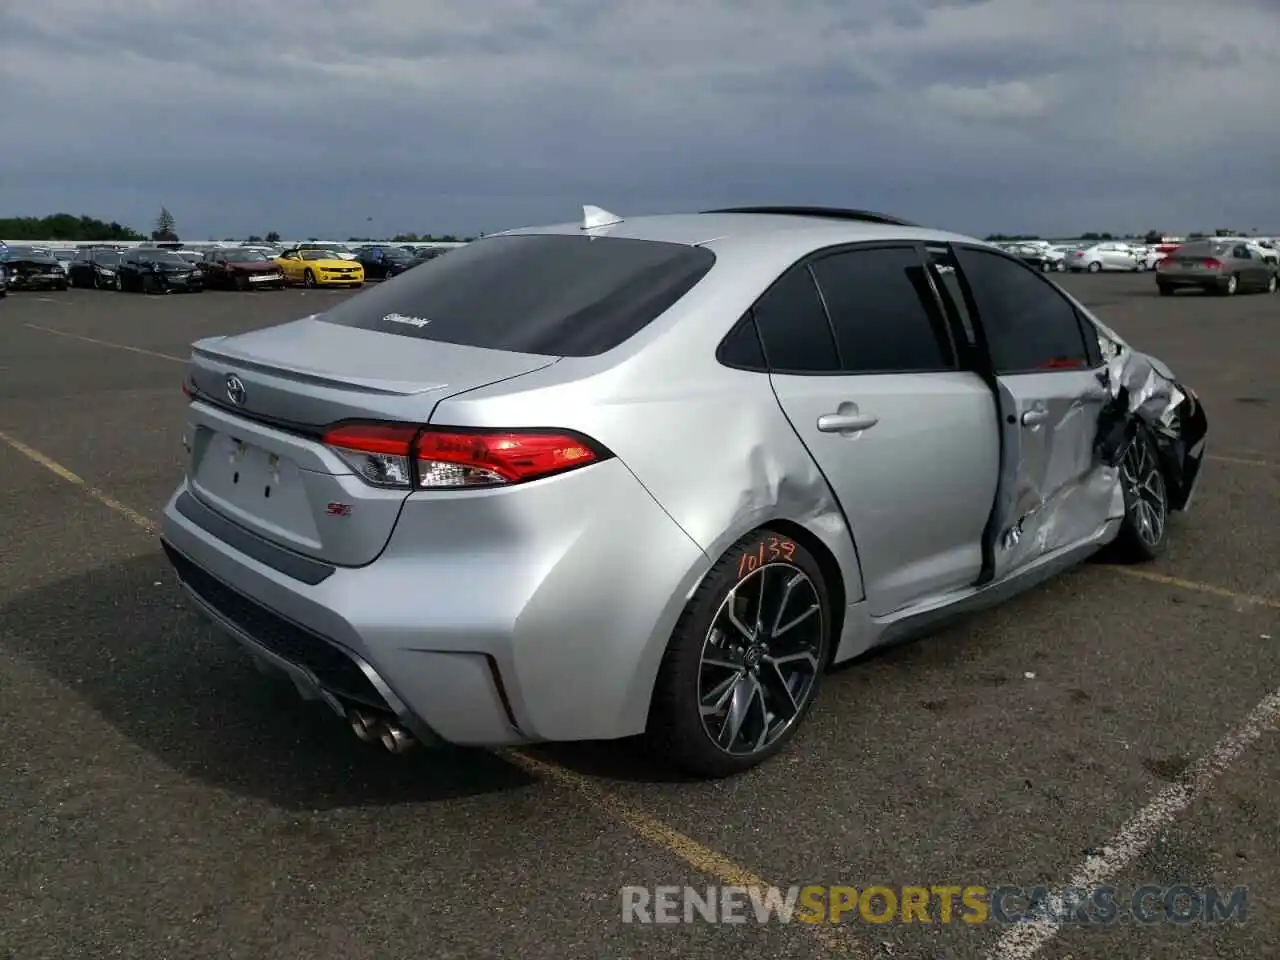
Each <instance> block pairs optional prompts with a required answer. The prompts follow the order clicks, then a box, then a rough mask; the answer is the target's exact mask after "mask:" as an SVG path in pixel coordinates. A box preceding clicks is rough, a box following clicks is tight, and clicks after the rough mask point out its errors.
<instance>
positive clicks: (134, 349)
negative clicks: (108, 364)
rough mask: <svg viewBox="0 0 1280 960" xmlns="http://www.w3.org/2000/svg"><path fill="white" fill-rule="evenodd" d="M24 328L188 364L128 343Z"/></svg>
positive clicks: (47, 328) (51, 329)
mask: <svg viewBox="0 0 1280 960" xmlns="http://www.w3.org/2000/svg"><path fill="white" fill-rule="evenodd" d="M23 326H24V327H28V328H30V329H32V330H39V331H40V332H41V333H52V334H53V335H54V336H56V337H66V338H67V339H69V340H82V341H84V342H85V343H92V344H96V345H97V346H99V347H110V348H111V349H113V350H128V351H129V352H130V353H140V354H142V355H143V356H145V357H157V358H159V359H160V360H171V361H173V362H174V363H186V362H187V361H186V360H184V359H182V357H175V356H173V355H172V354H168V353H157V352H156V351H155V350H147V349H145V348H143V347H131V346H129V345H128V344H127V343H112V342H111V341H110V340H98V339H95V338H94V337H85V336H81V335H80V334H78V333H67V331H65V330H55V329H53V327H42V326H40V325H39V324H37V323H24V324H23Z"/></svg>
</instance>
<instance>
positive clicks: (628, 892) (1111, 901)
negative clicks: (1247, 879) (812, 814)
mask: <svg viewBox="0 0 1280 960" xmlns="http://www.w3.org/2000/svg"><path fill="white" fill-rule="evenodd" d="M620 892H621V899H622V921H623V923H659V924H673V923H700V922H701V923H751V922H755V923H760V924H764V923H857V922H861V923H870V924H881V923H925V924H950V923H963V924H971V925H972V924H985V923H998V924H1015V923H1026V922H1029V921H1033V920H1042V919H1043V920H1053V921H1056V922H1059V923H1064V924H1079V925H1091V924H1097V925H1104V926H1105V925H1110V924H1116V923H1138V924H1157V923H1174V924H1187V923H1196V922H1200V923H1224V922H1228V921H1236V922H1243V921H1244V920H1246V919H1247V916H1248V904H1249V891H1248V889H1247V888H1245V887H1236V888H1234V889H1231V890H1227V891H1219V890H1218V888H1217V887H1191V886H1183V885H1179V886H1171V887H1167V886H1159V885H1155V884H1150V885H1146V886H1140V887H1136V888H1134V889H1132V890H1129V891H1123V890H1121V889H1120V888H1118V887H1112V886H1097V887H1090V888H1080V889H1074V888H1068V889H1066V890H1051V889H1050V888H1048V887H1044V886H1038V887H1016V886H998V887H988V886H983V885H978V884H972V885H968V886H958V885H956V886H952V885H938V886H929V887H925V886H902V887H890V886H870V887H861V888H860V887H853V886H819V885H810V886H804V887H801V886H794V887H789V888H785V889H784V888H781V887H730V886H708V887H703V888H697V887H679V886H659V887H623V888H622V890H621V891H620Z"/></svg>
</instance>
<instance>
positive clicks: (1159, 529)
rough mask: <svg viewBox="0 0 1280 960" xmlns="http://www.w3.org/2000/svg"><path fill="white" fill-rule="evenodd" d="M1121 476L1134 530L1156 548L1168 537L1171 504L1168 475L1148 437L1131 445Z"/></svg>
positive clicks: (1138, 439) (1139, 438)
mask: <svg viewBox="0 0 1280 960" xmlns="http://www.w3.org/2000/svg"><path fill="white" fill-rule="evenodd" d="M1120 476H1121V479H1122V481H1123V483H1124V485H1125V489H1126V490H1127V491H1128V493H1129V510H1130V513H1131V515H1132V517H1133V523H1134V529H1135V530H1136V531H1137V534H1138V536H1139V538H1141V540H1142V542H1143V543H1145V544H1147V545H1148V546H1151V547H1154V546H1155V545H1156V544H1158V543H1159V542H1160V540H1161V538H1162V537H1163V536H1164V527H1165V523H1166V522H1167V520H1168V516H1169V504H1168V496H1167V494H1166V491H1165V485H1164V474H1163V473H1161V472H1160V464H1159V463H1158V462H1157V461H1156V457H1155V454H1154V452H1153V451H1152V448H1151V444H1150V443H1148V442H1147V441H1146V438H1145V437H1142V436H1139V437H1138V438H1136V439H1135V440H1134V441H1133V443H1131V444H1130V445H1129V450H1128V452H1127V453H1126V454H1125V456H1124V461H1123V462H1122V463H1121V465H1120Z"/></svg>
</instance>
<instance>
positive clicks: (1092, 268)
mask: <svg viewBox="0 0 1280 960" xmlns="http://www.w3.org/2000/svg"><path fill="white" fill-rule="evenodd" d="M1101 270H1102V264H1100V263H1099V262H1098V261H1097V260H1095V261H1093V263H1091V264H1089V272H1090V273H1099V272H1101Z"/></svg>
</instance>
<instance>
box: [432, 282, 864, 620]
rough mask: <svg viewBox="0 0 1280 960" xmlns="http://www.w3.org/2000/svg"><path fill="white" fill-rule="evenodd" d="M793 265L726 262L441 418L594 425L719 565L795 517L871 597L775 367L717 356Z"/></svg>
mask: <svg viewBox="0 0 1280 960" xmlns="http://www.w3.org/2000/svg"><path fill="white" fill-rule="evenodd" d="M788 265H789V261H786V260H779V261H778V262H777V263H770V264H769V265H768V268H767V271H768V272H766V271H762V269H761V267H760V264H758V263H750V262H745V263H743V262H739V263H730V264H728V265H726V267H725V268H723V269H722V266H721V265H719V264H718V265H717V266H716V267H715V268H713V271H712V275H713V276H715V275H716V274H717V271H719V276H718V282H717V283H715V284H706V282H705V281H704V284H706V285H705V286H704V285H702V284H700V285H699V286H698V287H696V288H695V289H694V290H693V291H691V293H690V294H688V295H686V297H685V298H684V299H683V300H682V301H681V302H680V303H679V304H677V305H676V307H674V308H672V310H671V311H668V315H667V316H664V317H663V318H662V319H661V320H660V321H659V322H658V323H656V324H655V325H654V326H653V327H652V328H651V329H647V330H646V331H644V332H643V333H642V334H641V335H638V336H637V337H636V338H634V341H629V342H628V343H627V344H626V345H624V347H622V348H619V349H618V350H616V351H613V352H611V353H610V354H605V355H603V356H600V357H590V358H582V359H573V358H566V359H564V360H561V361H560V362H558V363H557V364H555V365H554V366H553V367H548V368H545V369H543V370H540V371H537V372H534V373H531V374H528V375H526V376H522V377H519V378H518V379H516V380H512V381H508V382H506V383H502V384H496V385H494V386H491V387H486V388H481V389H478V390H473V391H470V392H468V393H464V394H459V395H457V396H454V397H451V398H448V399H447V400H444V401H442V402H441V403H440V404H439V406H438V407H437V408H436V410H435V411H434V413H433V414H432V418H431V419H432V422H433V423H438V424H452V425H456V426H490V427H499V426H505V427H518V426H523V427H568V428H571V429H575V430H578V431H581V432H582V433H585V434H587V435H588V436H590V437H593V438H595V439H596V440H598V441H599V442H601V443H602V444H604V445H605V446H607V447H608V448H609V449H610V450H611V451H613V452H614V453H615V454H616V455H617V456H618V457H619V458H620V459H621V460H622V462H623V463H625V464H626V465H627V467H628V468H629V469H630V470H631V471H632V472H633V473H634V474H635V476H636V477H637V478H638V479H639V480H640V482H641V483H642V484H644V486H645V487H646V488H647V489H648V490H649V492H650V493H651V494H652V495H653V497H654V498H655V499H656V500H657V501H658V503H659V504H661V505H662V507H663V508H664V509H665V510H666V511H667V513H668V514H669V515H670V516H671V517H672V519H674V520H675V522H676V523H677V524H679V525H680V527H681V528H682V529H684V531H685V532H686V533H687V534H688V535H689V536H690V537H691V538H692V539H693V541H694V542H695V543H696V544H697V545H698V546H699V547H700V548H701V549H702V550H703V551H704V552H705V553H706V554H707V556H708V558H710V559H711V560H712V561H715V560H716V559H718V558H719V557H720V556H722V555H723V554H724V552H725V551H726V549H727V548H728V547H729V546H730V545H731V544H732V543H733V542H734V541H735V540H737V539H738V538H739V537H741V536H742V535H744V534H745V533H747V532H749V531H750V530H752V529H754V528H756V527H759V526H762V525H764V524H767V523H769V522H771V521H774V520H779V519H786V520H790V521H792V522H795V523H798V524H800V525H802V526H803V527H804V528H805V529H806V530H808V531H809V532H810V533H812V534H813V535H814V536H815V537H816V538H817V539H819V540H820V541H821V542H822V543H823V545H824V546H825V547H826V548H827V550H828V551H829V552H830V553H831V555H832V556H833V557H834V558H835V560H836V562H837V563H838V564H839V566H840V569H841V576H842V581H843V587H844V596H845V600H846V602H848V603H852V602H855V601H857V600H860V599H861V598H862V580H861V576H860V573H859V568H858V561H857V554H856V551H855V547H854V543H853V539H852V537H851V536H850V533H849V530H848V526H847V525H846V523H845V520H844V515H843V513H842V512H841V511H840V508H839V506H838V504H837V502H836V500H835V498H834V496H833V495H832V493H831V490H830V488H829V487H828V485H827V483H826V480H825V479H824V478H823V476H822V474H821V472H820V471H819V470H818V469H817V467H816V466H815V465H814V463H813V460H812V458H811V457H810V456H809V454H808V452H807V451H806V450H805V449H804V446H803V444H801V442H800V440H799V438H798V437H797V436H796V434H795V431H794V430H793V429H792V428H791V425H790V424H789V423H788V422H787V420H786V418H785V417H784V416H783V414H782V410H781V408H780V407H779V405H778V402H777V398H776V397H775V396H774V394H773V389H772V387H771V386H770V383H769V378H768V376H767V375H766V374H763V373H753V372H747V371H741V370H734V369H730V368H728V367H724V366H722V365H721V364H719V363H718V362H717V361H716V359H715V352H716V348H717V347H718V345H719V343H720V341H721V339H722V338H723V337H724V335H725V333H727V332H728V330H729V329H731V327H732V326H733V324H734V323H736V322H737V320H738V318H739V317H741V315H742V313H743V312H744V311H745V310H746V309H747V308H748V307H749V306H750V305H751V303H752V302H754V300H755V298H756V297H757V296H758V295H759V293H760V292H761V291H763V289H764V288H765V287H766V286H767V285H768V283H769V282H771V280H772V276H771V275H770V273H771V271H773V270H774V269H775V268H776V271H777V273H778V274H780V273H781V272H782V270H783V269H785V268H786V266H788ZM774 275H776V274H774Z"/></svg>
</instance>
